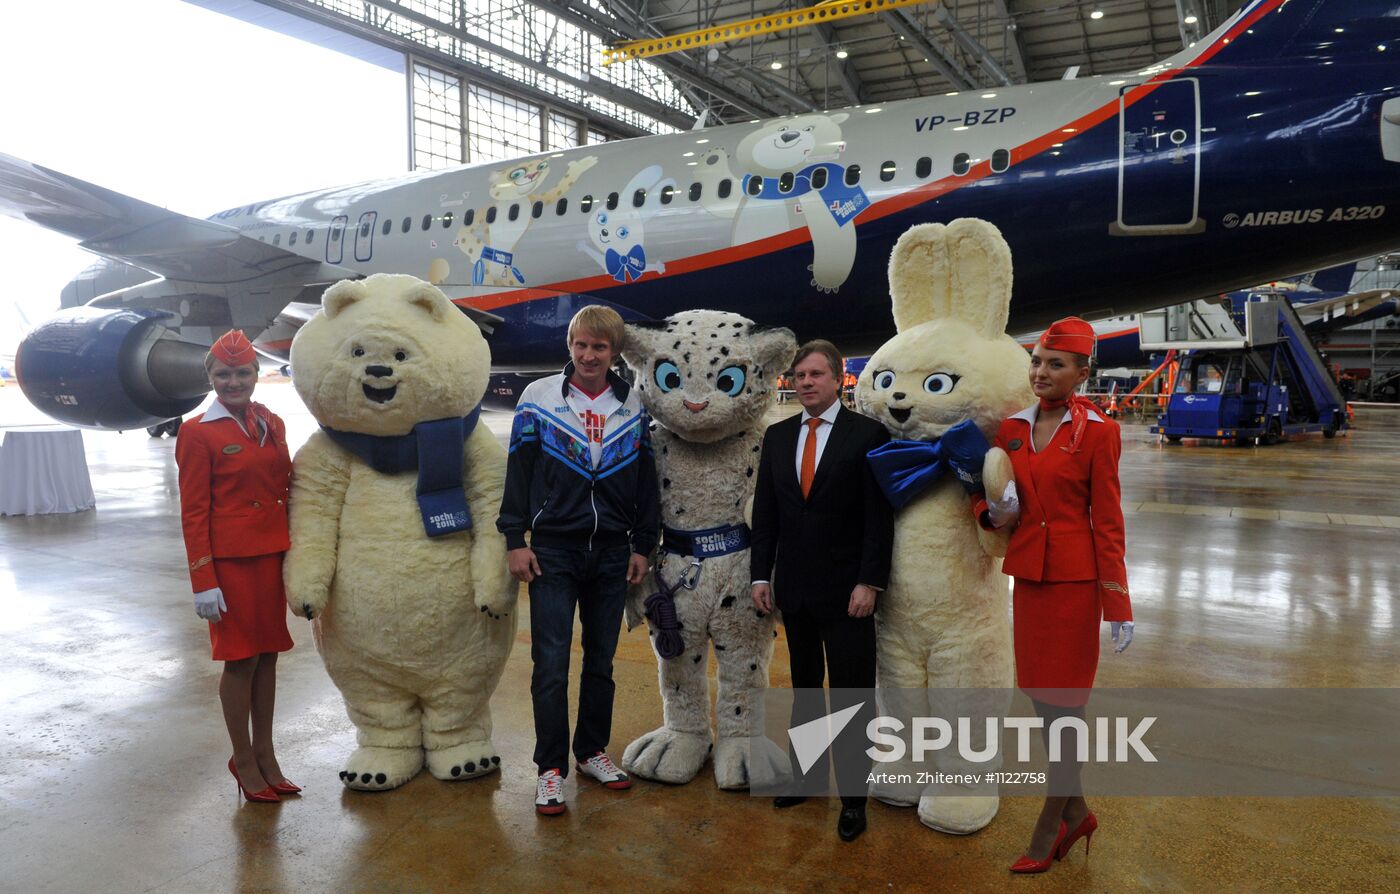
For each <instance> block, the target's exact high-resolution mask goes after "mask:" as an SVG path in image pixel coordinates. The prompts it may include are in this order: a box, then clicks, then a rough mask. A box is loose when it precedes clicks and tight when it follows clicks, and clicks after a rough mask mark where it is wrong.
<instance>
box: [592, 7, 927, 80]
mask: <svg viewBox="0 0 1400 894" xmlns="http://www.w3.org/2000/svg"><path fill="white" fill-rule="evenodd" d="M929 2H931V0H827V2H825V3H818V4H817V5H816V6H809V7H808V8H806V9H794V10H790V11H788V12H780V13H775V14H773V15H768V16H759V17H758V18H756V19H744V20H743V21H740V22H730V23H729V24H727V25H716V26H715V27H713V28H701V29H699V30H698V31H685V32H683V33H680V34H668V35H666V36H665V37H655V38H652V39H650V40H631V41H628V42H626V43H620V44H617V45H616V46H612V47H605V48H604V49H603V64H604V65H612V64H613V63H614V62H622V61H625V60H627V59H646V58H647V57H649V56H664V55H666V54H667V53H678V52H681V51H683V50H698V49H700V48H701V47H708V46H710V45H711V44H717V43H728V42H730V41H734V40H749V39H751V38H754V37H759V36H761V35H764V34H772V33H773V32H775V31H787V30H789V29H792V28H806V27H808V26H810V25H820V24H823V23H825V22H835V21H838V20H840V19H850V18H854V17H856V16H868V15H873V14H874V13H877V12H888V11H889V10H891V9H898V8H899V7H901V6H914V5H916V4H919V3H929Z"/></svg>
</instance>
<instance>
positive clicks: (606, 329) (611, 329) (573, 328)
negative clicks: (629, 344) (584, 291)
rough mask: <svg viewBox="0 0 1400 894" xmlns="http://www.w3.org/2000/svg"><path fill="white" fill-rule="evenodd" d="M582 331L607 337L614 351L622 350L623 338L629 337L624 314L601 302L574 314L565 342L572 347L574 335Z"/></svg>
mask: <svg viewBox="0 0 1400 894" xmlns="http://www.w3.org/2000/svg"><path fill="white" fill-rule="evenodd" d="M580 332H588V333H590V334H592V335H599V336H602V337H603V338H606V339H607V340H608V344H610V345H612V349H613V350H614V351H621V350H622V342H623V339H625V338H626V337H627V329H626V327H625V326H624V325H623V322H622V316H621V315H620V314H618V312H617V311H615V310H613V309H612V308H611V307H604V306H603V305H601V304H590V305H588V306H587V307H585V308H583V309H582V310H580V311H579V312H578V313H576V314H574V318H573V319H572V320H570V321H569V334H568V336H567V337H566V338H565V343H566V344H567V345H569V346H570V347H572V346H573V343H574V336H575V335H577V334H578V333H580Z"/></svg>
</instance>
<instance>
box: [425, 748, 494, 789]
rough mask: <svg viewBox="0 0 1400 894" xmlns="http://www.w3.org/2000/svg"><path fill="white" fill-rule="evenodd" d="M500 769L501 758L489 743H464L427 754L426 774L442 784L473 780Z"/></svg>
mask: <svg viewBox="0 0 1400 894" xmlns="http://www.w3.org/2000/svg"><path fill="white" fill-rule="evenodd" d="M500 767H501V756H500V755H499V754H497V753H496V746H494V745H492V744H491V743H490V742H489V741H481V742H466V743H463V744H461V745H452V746H449V747H447V748H439V749H436V750H434V751H429V752H428V772H429V773H432V774H433V775H434V776H435V777H437V778H438V779H441V780H443V781H444V782H453V781H456V780H461V779H475V778H476V777H478V776H485V775H486V774H487V773H494V772H496V771H497V770H499V769H500Z"/></svg>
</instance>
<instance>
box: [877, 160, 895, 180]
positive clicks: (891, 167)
mask: <svg viewBox="0 0 1400 894" xmlns="http://www.w3.org/2000/svg"><path fill="white" fill-rule="evenodd" d="M894 172H895V164H894V162H892V161H887V162H885V163H884V164H882V165H880V179H881V180H883V181H884V182H886V183H889V182H890V181H891V180H893V179H894Z"/></svg>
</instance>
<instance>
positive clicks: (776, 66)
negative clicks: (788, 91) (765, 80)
mask: <svg viewBox="0 0 1400 894" xmlns="http://www.w3.org/2000/svg"><path fill="white" fill-rule="evenodd" d="M768 67H769V68H771V69H773V70H774V71H777V70H778V69H780V68H782V67H783V63H781V62H779V61H778V60H776V59H774V60H773V61H772V62H770V63H768Z"/></svg>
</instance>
